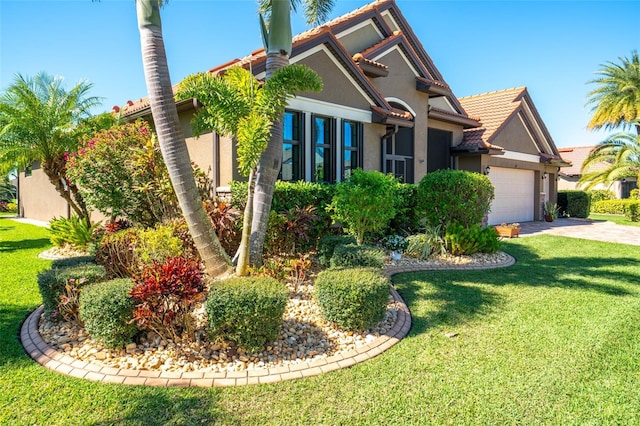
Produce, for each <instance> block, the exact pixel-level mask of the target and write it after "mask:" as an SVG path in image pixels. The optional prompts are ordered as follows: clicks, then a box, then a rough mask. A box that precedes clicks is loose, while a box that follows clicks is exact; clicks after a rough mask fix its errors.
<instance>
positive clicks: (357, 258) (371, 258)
mask: <svg viewBox="0 0 640 426" xmlns="http://www.w3.org/2000/svg"><path fill="white" fill-rule="evenodd" d="M384 258H385V254H384V251H382V250H381V249H380V248H378V247H375V246H369V245H357V244H346V245H339V246H337V247H336V248H335V250H334V251H333V256H331V261H330V264H331V267H332V268H351V267H371V268H382V267H383V266H384Z"/></svg>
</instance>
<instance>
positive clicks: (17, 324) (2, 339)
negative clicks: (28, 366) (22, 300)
mask: <svg viewBox="0 0 640 426" xmlns="http://www.w3.org/2000/svg"><path fill="white" fill-rule="evenodd" d="M30 312H31V311H30V310H29V309H28V308H27V307H25V306H20V305H12V304H7V303H0V367H2V366H4V365H7V364H11V363H13V362H14V361H16V360H18V359H23V360H24V359H27V358H28V357H29V355H27V354H26V352H25V351H24V349H23V347H22V344H21V343H20V328H21V327H22V323H23V321H24V320H25V319H26V318H27V316H28V315H29V313H30ZM25 357H27V358H25ZM34 362H35V361H34Z"/></svg>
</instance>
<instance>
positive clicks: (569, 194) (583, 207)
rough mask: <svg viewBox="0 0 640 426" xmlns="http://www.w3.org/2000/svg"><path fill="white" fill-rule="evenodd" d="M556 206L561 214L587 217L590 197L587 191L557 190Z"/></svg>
mask: <svg viewBox="0 0 640 426" xmlns="http://www.w3.org/2000/svg"><path fill="white" fill-rule="evenodd" d="M558 207H559V208H560V214H561V215H563V216H564V215H568V216H569V217H581V218H586V217H589V212H590V209H591V197H589V193H588V192H587V191H558Z"/></svg>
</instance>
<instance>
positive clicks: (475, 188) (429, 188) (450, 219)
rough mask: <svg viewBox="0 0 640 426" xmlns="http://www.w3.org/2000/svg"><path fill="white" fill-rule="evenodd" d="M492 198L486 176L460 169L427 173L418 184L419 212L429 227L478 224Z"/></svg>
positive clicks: (490, 187) (492, 194)
mask: <svg viewBox="0 0 640 426" xmlns="http://www.w3.org/2000/svg"><path fill="white" fill-rule="evenodd" d="M493 198H494V188H493V185H492V184H491V181H490V180H489V178H488V177H486V176H484V175H481V174H479V173H472V172H467V171H463V170H438V171H435V172H433V173H427V174H426V175H425V177H423V178H422V180H421V181H420V183H419V184H418V210H419V211H420V213H422V215H423V217H424V218H425V219H426V222H427V224H428V225H432V226H438V225H441V226H443V227H447V226H448V225H449V224H450V223H454V222H458V223H461V224H463V225H465V226H469V225H472V224H476V223H478V224H479V223H481V222H482V218H483V217H484V216H485V215H486V214H487V213H488V212H489V209H490V207H491V201H493Z"/></svg>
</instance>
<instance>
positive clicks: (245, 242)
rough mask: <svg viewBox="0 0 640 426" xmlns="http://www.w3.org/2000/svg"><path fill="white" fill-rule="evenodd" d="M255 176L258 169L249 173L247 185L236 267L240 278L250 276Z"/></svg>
mask: <svg viewBox="0 0 640 426" xmlns="http://www.w3.org/2000/svg"><path fill="white" fill-rule="evenodd" d="M255 175H256V169H255V168H253V169H251V171H250V172H249V184H248V185H247V204H245V206H244V218H243V219H242V239H241V240H240V248H239V249H238V266H237V267H236V275H238V276H240V277H246V276H247V275H249V266H250V263H249V262H250V255H249V247H250V246H251V222H252V220H253V194H254V184H255Z"/></svg>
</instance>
